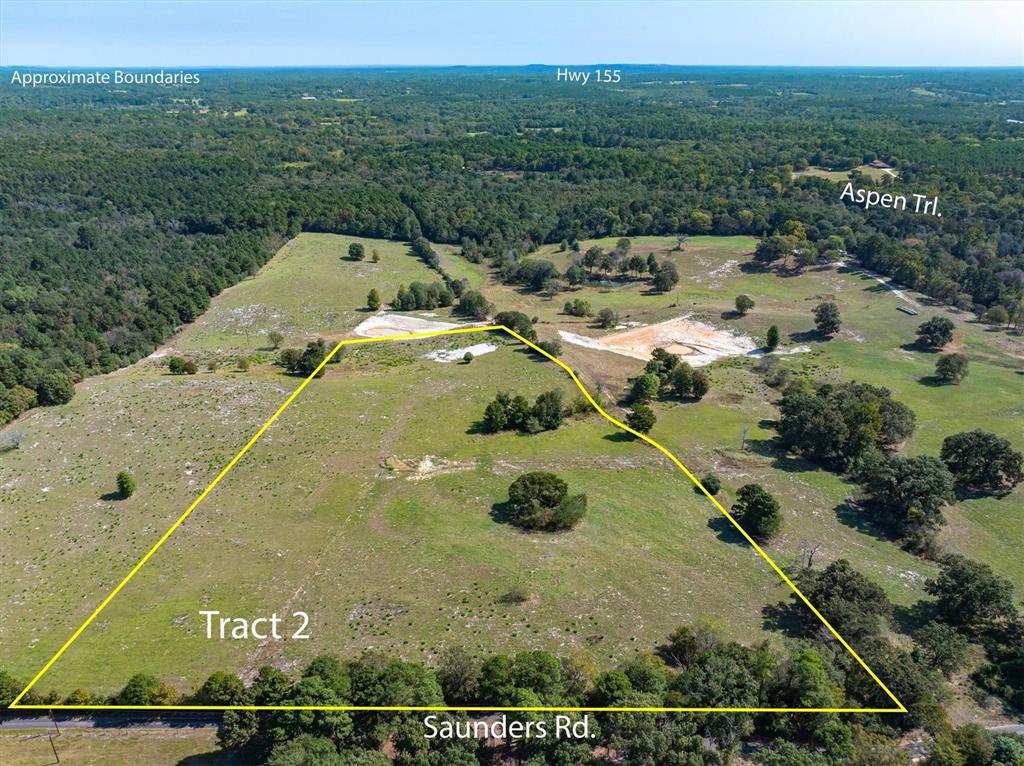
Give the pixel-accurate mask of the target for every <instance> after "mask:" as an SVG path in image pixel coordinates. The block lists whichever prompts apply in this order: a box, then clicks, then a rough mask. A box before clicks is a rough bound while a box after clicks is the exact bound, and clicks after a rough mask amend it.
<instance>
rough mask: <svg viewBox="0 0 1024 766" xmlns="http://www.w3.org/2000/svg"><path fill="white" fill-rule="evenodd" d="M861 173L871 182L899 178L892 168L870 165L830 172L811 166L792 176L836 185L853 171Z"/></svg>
mask: <svg viewBox="0 0 1024 766" xmlns="http://www.w3.org/2000/svg"><path fill="white" fill-rule="evenodd" d="M854 170H855V171H857V172H858V173H862V174H863V175H866V176H868V177H869V178H871V180H872V181H876V182H877V181H881V180H882V179H883V178H886V177H888V178H899V173H898V171H896V170H894V169H892V168H873V167H871V166H870V165H858V166H857V167H855V168H853V169H852V170H831V169H826V168H818V167H814V166H813V165H812V166H811V167H809V168H807V169H806V170H795V171H793V176H794V177H796V176H814V177H815V178H827V179H828V180H829V181H835V182H837V183H845V182H846V181H849V180H850V174H851V173H853V171H854Z"/></svg>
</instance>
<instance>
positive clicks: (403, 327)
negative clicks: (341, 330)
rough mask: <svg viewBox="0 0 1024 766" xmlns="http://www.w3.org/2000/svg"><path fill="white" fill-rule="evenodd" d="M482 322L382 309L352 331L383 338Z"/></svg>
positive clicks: (469, 325)
mask: <svg viewBox="0 0 1024 766" xmlns="http://www.w3.org/2000/svg"><path fill="white" fill-rule="evenodd" d="M478 326H481V323H479V322H477V323H475V324H468V325H467V324H456V323H454V322H437V321H435V320H432V319H422V318H420V317H411V316H405V315H402V314H392V313H391V312H388V311H381V312H378V313H376V314H374V315H373V316H372V317H369V318H368V319H365V320H363V321H362V322H360V323H359V326H358V327H356V328H355V329H354V330H353V331H352V332H353V333H355V334H356V335H361V336H362V337H364V338H381V337H384V336H387V335H404V334H406V333H413V332H433V331H435V330H452V329H454V328H456V327H478Z"/></svg>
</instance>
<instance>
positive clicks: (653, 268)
mask: <svg viewBox="0 0 1024 766" xmlns="http://www.w3.org/2000/svg"><path fill="white" fill-rule="evenodd" d="M647 273H648V274H650V275H651V276H652V277H653V276H654V275H655V274H657V273H658V259H657V258H655V257H654V253H648V254H647Z"/></svg>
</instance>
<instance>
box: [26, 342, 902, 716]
mask: <svg viewBox="0 0 1024 766" xmlns="http://www.w3.org/2000/svg"><path fill="white" fill-rule="evenodd" d="M478 332H505V333H508V334H509V335H511V336H512V337H513V338H515V339H516V340H518V341H519V342H520V343H523V344H524V345H526V346H527V347H529V348H531V349H533V350H534V351H536V352H537V353H538V354H541V355H543V356H545V357H547V358H548V359H550V360H551V361H552V362H554V363H555V364H557V365H558V366H559V367H561V368H562V369H563V370H565V371H566V372H567V373H568V374H569V377H570V378H572V381H573V383H575V384H576V386H577V387H578V388H579V390H580V391H581V392H582V393H583V396H584V397H585V398H586V400H587V401H588V402H589V403H590V405H591V406H592V407H593V408H594V409H595V410H597V412H598V413H600V415H601V417H603V418H604V419H605V420H607V421H608V422H610V423H611V424H612V425H614V426H615V427H616V428H619V429H621V430H623V431H625V432H626V433H629V434H632V435H633V436H635V437H636V438H638V439H640V440H642V441H645V442H647V443H648V444H650V445H651V446H652V447H654V448H655V449H657V450H658V451H659V452H661V453H662V454H664V455H665V456H666V457H667V458H668V459H669V460H671V461H672V462H673V463H674V464H675V465H676V467H677V468H678V469H679V470H680V471H682V472H683V473H684V474H686V477H687V478H688V479H689V480H690V481H692V482H693V485H694V486H695V487H697V489H699V490H700V491H701V492H702V493H704V495H705V496H706V497H707V498H708V500H710V501H711V502H712V504H713V505H714V506H715V508H717V509H718V510H719V511H721V513H722V515H723V516H725V518H727V519H728V520H729V522H730V523H731V524H732V525H733V526H734V527H735V528H736V530H737V531H738V532H739V533H740V534H741V535H742V536H743V538H744V539H745V540H746V541H747V542H748V543H750V544H751V546H753V548H754V550H755V551H757V552H758V553H759V554H760V555H761V558H763V559H764V560H765V561H767V562H768V565H769V566H771V568H772V569H773V570H775V574H777V575H778V576H779V577H780V578H781V579H782V581H783V582H784V583H786V585H788V586H789V587H790V589H791V590H792V591H793V593H795V594H796V596H797V597H798V598H799V599H800V600H801V601H803V602H804V604H805V605H806V606H807V608H808V609H810V610H811V612H813V613H814V616H815V617H817V618H818V619H819V620H821V623H822V625H824V626H825V627H826V628H828V631H829V632H830V633H831V634H832V635H833V636H835V638H836V640H837V641H839V643H840V644H841V645H842V646H843V648H844V649H846V651H848V652H849V653H850V655H851V656H852V657H853V658H854V659H855V660H856V661H857V664H859V665H860V666H861V667H862V668H864V670H865V671H867V674H868V675H869V676H871V678H872V680H874V682H875V683H877V684H878V685H879V687H881V689H882V691H884V692H885V693H886V695H887V696H888V697H889V699H891V700H892V701H893V703H895V707H891V708H868V707H816V708H789V707H713V708H711V707H546V706H538V707H482V706H476V707H475V706H468V707H467V706H464V705H460V706H457V707H454V706H449V705H423V706H419V705H378V706H358V705H49V704H41V705H36V704H27V705H22V704H19V702H20V700H21V698H22V697H24V696H25V695H26V694H28V692H29V690H31V689H32V687H34V686H35V685H36V684H37V683H38V682H39V680H40V679H41V678H42V677H43V676H44V675H45V674H46V672H47V671H48V670H49V669H50V668H51V667H52V666H53V664H54V663H55V662H56V661H57V660H59V659H60V658H61V656H62V655H63V654H64V652H66V651H67V650H68V648H69V647H70V646H71V645H72V644H73V643H74V642H75V641H76V640H77V639H78V637H79V636H80V635H82V632H83V631H84V630H85V629H86V628H88V627H89V625H90V624H92V622H93V620H95V619H96V618H97V617H98V616H99V614H100V612H102V611H103V610H104V609H106V608H107V605H108V604H109V603H110V602H111V601H112V600H113V599H114V597H115V596H116V595H117V594H118V593H120V592H121V589H122V588H124V586H126V585H127V584H128V583H129V582H130V581H131V579H132V578H133V577H134V576H135V575H136V574H137V573H138V571H139V570H140V569H142V567H143V566H144V565H145V564H146V562H147V561H149V559H150V558H151V557H152V556H153V554H154V553H156V552H157V551H158V550H159V549H160V546H161V545H163V544H164V543H165V542H167V539H168V538H169V537H170V536H171V535H172V534H173V533H174V531H175V530H176V529H177V528H178V527H180V526H181V524H182V523H183V522H184V521H185V519H187V518H188V517H189V516H190V515H191V514H192V511H194V510H195V509H196V508H197V507H198V506H199V504H200V503H201V502H203V500H204V499H205V498H206V496H207V495H209V494H210V492H212V491H213V489H214V487H216V486H217V485H218V484H219V483H220V481H221V479H223V478H224V477H225V476H226V475H227V473H228V472H229V471H230V470H231V469H232V468H234V467H235V464H236V463H237V462H238V461H239V460H241V459H242V457H243V456H244V455H245V453H246V452H248V451H249V450H250V449H251V448H252V446H253V445H254V444H256V442H257V441H258V440H259V438H260V437H261V436H263V433H264V432H265V431H266V430H267V429H268V428H270V426H271V424H273V422H274V421H275V420H277V418H278V417H279V416H280V415H281V413H282V412H284V411H285V410H286V409H288V406H289V405H290V404H291V403H292V402H293V401H295V397H297V396H298V395H299V394H301V393H302V392H303V390H304V389H305V388H306V386H308V385H309V382H310V381H311V380H313V378H315V377H316V376H317V375H318V374H319V373H320V372H321V370H323V369H324V367H325V366H326V365H327V363H328V362H330V361H331V359H332V358H333V357H334V355H335V354H337V353H338V351H340V350H341V349H342V348H343V347H344V346H352V345H356V344H360V343H383V342H386V341H394V340H414V339H416V338H432V337H436V336H439V335H462V334H467V333H478ZM9 709H11V710H343V711H378V710H382V711H383V710H387V711H416V712H457V711H467V712H488V713H489V712H576V713H593V712H614V711H617V712H627V713H906V712H907V709H906V708H905V707H904V706H903V703H902V702H900V701H899V700H898V699H897V698H896V695H895V694H893V693H892V692H891V691H889V688H888V687H887V686H886V685H885V684H884V683H882V680H881V679H880V678H879V677H878V676H877V675H875V672H874V671H873V670H872V669H871V668H870V667H868V664H867V663H866V662H864V660H863V659H861V657H860V655H859V654H857V652H856V651H854V649H853V647H852V646H850V645H849V644H848V643H847V642H846V639H844V638H843V637H842V636H841V635H839V632H838V631H837V630H836V629H835V628H833V627H832V625H831V624H829V621H828V620H826V619H825V617H824V615H822V613H821V612H819V611H818V610H817V608H816V607H815V606H814V604H812V603H811V602H810V601H809V600H808V599H807V597H806V596H805V595H804V594H803V593H802V592H801V591H800V589H799V588H798V587H797V586H796V583H794V582H793V581H792V580H791V579H789V577H788V576H787V575H786V573H785V572H783V571H782V569H780V568H779V565H778V564H776V563H775V562H774V561H773V560H772V558H771V556H769V555H768V554H767V553H765V551H764V549H763V548H761V546H760V545H758V544H757V543H756V542H755V541H754V539H753V538H752V537H751V536H750V535H749V534H747V531H746V530H745V529H744V528H743V527H742V526H740V524H739V522H738V521H736V519H735V518H733V516H732V514H730V513H729V512H728V511H727V510H725V508H724V507H723V506H722V504H721V503H719V502H718V500H716V499H715V496H714V495H712V494H711V493H710V492H708V491H707V489H706V488H705V487H704V485H703V484H701V483H700V481H699V480H698V479H697V477H696V476H694V475H693V474H692V473H690V470H689V469H688V468H687V467H686V466H685V465H683V463H682V461H680V460H679V458H677V457H676V456H675V455H673V454H672V453H671V452H670V451H669V450H667V449H666V448H665V447H663V446H661V445H660V444H658V442H656V441H654V439H652V438H651V437H649V436H647V435H646V434H642V433H640V432H639V431H635V430H633V429H632V428H630V427H629V426H627V425H626V424H625V423H623V422H621V421H619V420H617V419H616V418H614V417H612V416H611V415H609V414H608V413H607V412H605V411H604V410H603V409H602V408H601V405H599V404H598V403H597V401H596V400H595V399H594V397H593V396H591V394H590V392H589V391H588V390H587V389H586V387H585V386H584V385H583V383H582V381H580V379H579V377H577V375H576V373H575V372H573V370H572V368H570V367H569V365H567V364H566V363H565V362H563V361H562V360H560V359H558V358H556V357H555V356H553V355H551V354H549V353H548V352H547V351H545V350H544V349H542V348H540V347H539V346H537V344H535V343H532V342H531V341H529V340H527V339H526V338H524V337H523V336H522V335H520V334H519V333H517V332H515V331H514V330H510V329H509V328H508V327H505V326H504V325H487V326H483V327H481V326H472V327H459V328H455V329H450V330H433V331H430V332H417V333H409V334H406V335H388V336H384V337H379V338H352V339H349V340H341V341H338V343H337V344H336V345H335V346H334V348H333V349H331V353H329V354H328V355H327V356H326V357H324V360H323V361H322V362H320V364H319V365H318V366H317V368H316V369H315V370H313V372H312V373H310V374H309V377H307V378H306V379H305V380H303V381H302V383H301V384H300V385H299V387H298V388H296V389H295V390H294V391H293V392H292V393H291V395H290V396H289V397H288V398H287V399H285V400H284V403H283V404H282V405H281V406H280V407H278V408H277V411H276V412H275V413H274V414H273V415H271V416H270V418H269V419H268V420H267V422H266V423H264V424H263V425H262V426H261V427H260V429H259V430H258V431H257V432H256V433H255V434H253V436H252V438H251V439H249V441H248V442H246V443H245V446H244V447H242V449H240V450H239V451H238V454H236V455H235V456H234V457H233V458H231V462H229V463H228V464H227V465H226V466H224V468H223V469H222V470H221V472H220V473H219V474H217V476H216V478H214V480H213V481H211V482H210V483H209V484H208V485H207V487H206V489H204V490H203V491H202V493H201V494H200V495H199V497H197V498H196V499H195V500H194V501H193V502H192V504H191V505H190V506H189V507H188V508H186V509H185V512H184V513H182V514H181V516H179V517H178V520H177V521H175V522H174V523H173V524H172V525H171V527H170V529H168V530H167V531H166V532H164V534H163V536H162V537H161V538H160V539H159V540H157V541H156V544H155V545H154V546H153V547H152V548H150V549H149V552H148V553H146V555H145V556H143V557H142V558H141V559H139V562H138V563H137V564H136V565H135V566H134V567H132V569H131V571H130V572H128V574H126V575H125V576H124V579H122V580H121V582H120V583H118V585H117V587H116V588H114V589H113V590H112V591H111V592H110V594H109V595H108V596H107V597H106V598H105V599H103V601H102V602H100V605H99V606H98V607H96V609H95V610H94V611H93V613H92V614H90V615H89V617H88V618H87V619H86V620H85V622H83V623H82V624H81V626H79V628H78V630H76V631H75V632H74V633H72V634H71V638H69V639H68V640H67V641H65V642H64V645H63V646H62V647H61V648H60V649H59V650H58V651H57V653H56V654H54V655H53V657H51V658H50V660H49V661H48V662H47V663H46V664H45V665H43V667H42V669H41V670H40V671H39V672H38V673H36V675H35V677H34V678H33V679H32V680H31V681H29V683H28V685H27V686H26V687H25V688H24V689H22V690H21V692H20V693H19V694H18V696H17V697H15V698H14V701H13V702H11V704H10V708H9Z"/></svg>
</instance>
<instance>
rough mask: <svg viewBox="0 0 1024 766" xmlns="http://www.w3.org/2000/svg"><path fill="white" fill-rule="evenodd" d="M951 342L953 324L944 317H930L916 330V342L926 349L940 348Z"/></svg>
mask: <svg viewBox="0 0 1024 766" xmlns="http://www.w3.org/2000/svg"><path fill="white" fill-rule="evenodd" d="M951 340H953V323H952V322H951V321H950V320H949V319H947V318H946V317H932V318H931V319H929V320H928V321H927V322H925V323H923V324H922V325H921V326H920V327H918V328H917V342H918V343H920V344H921V345H922V346H926V347H927V348H942V347H943V346H945V345H946V344H947V343H949V342H950V341H951Z"/></svg>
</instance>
